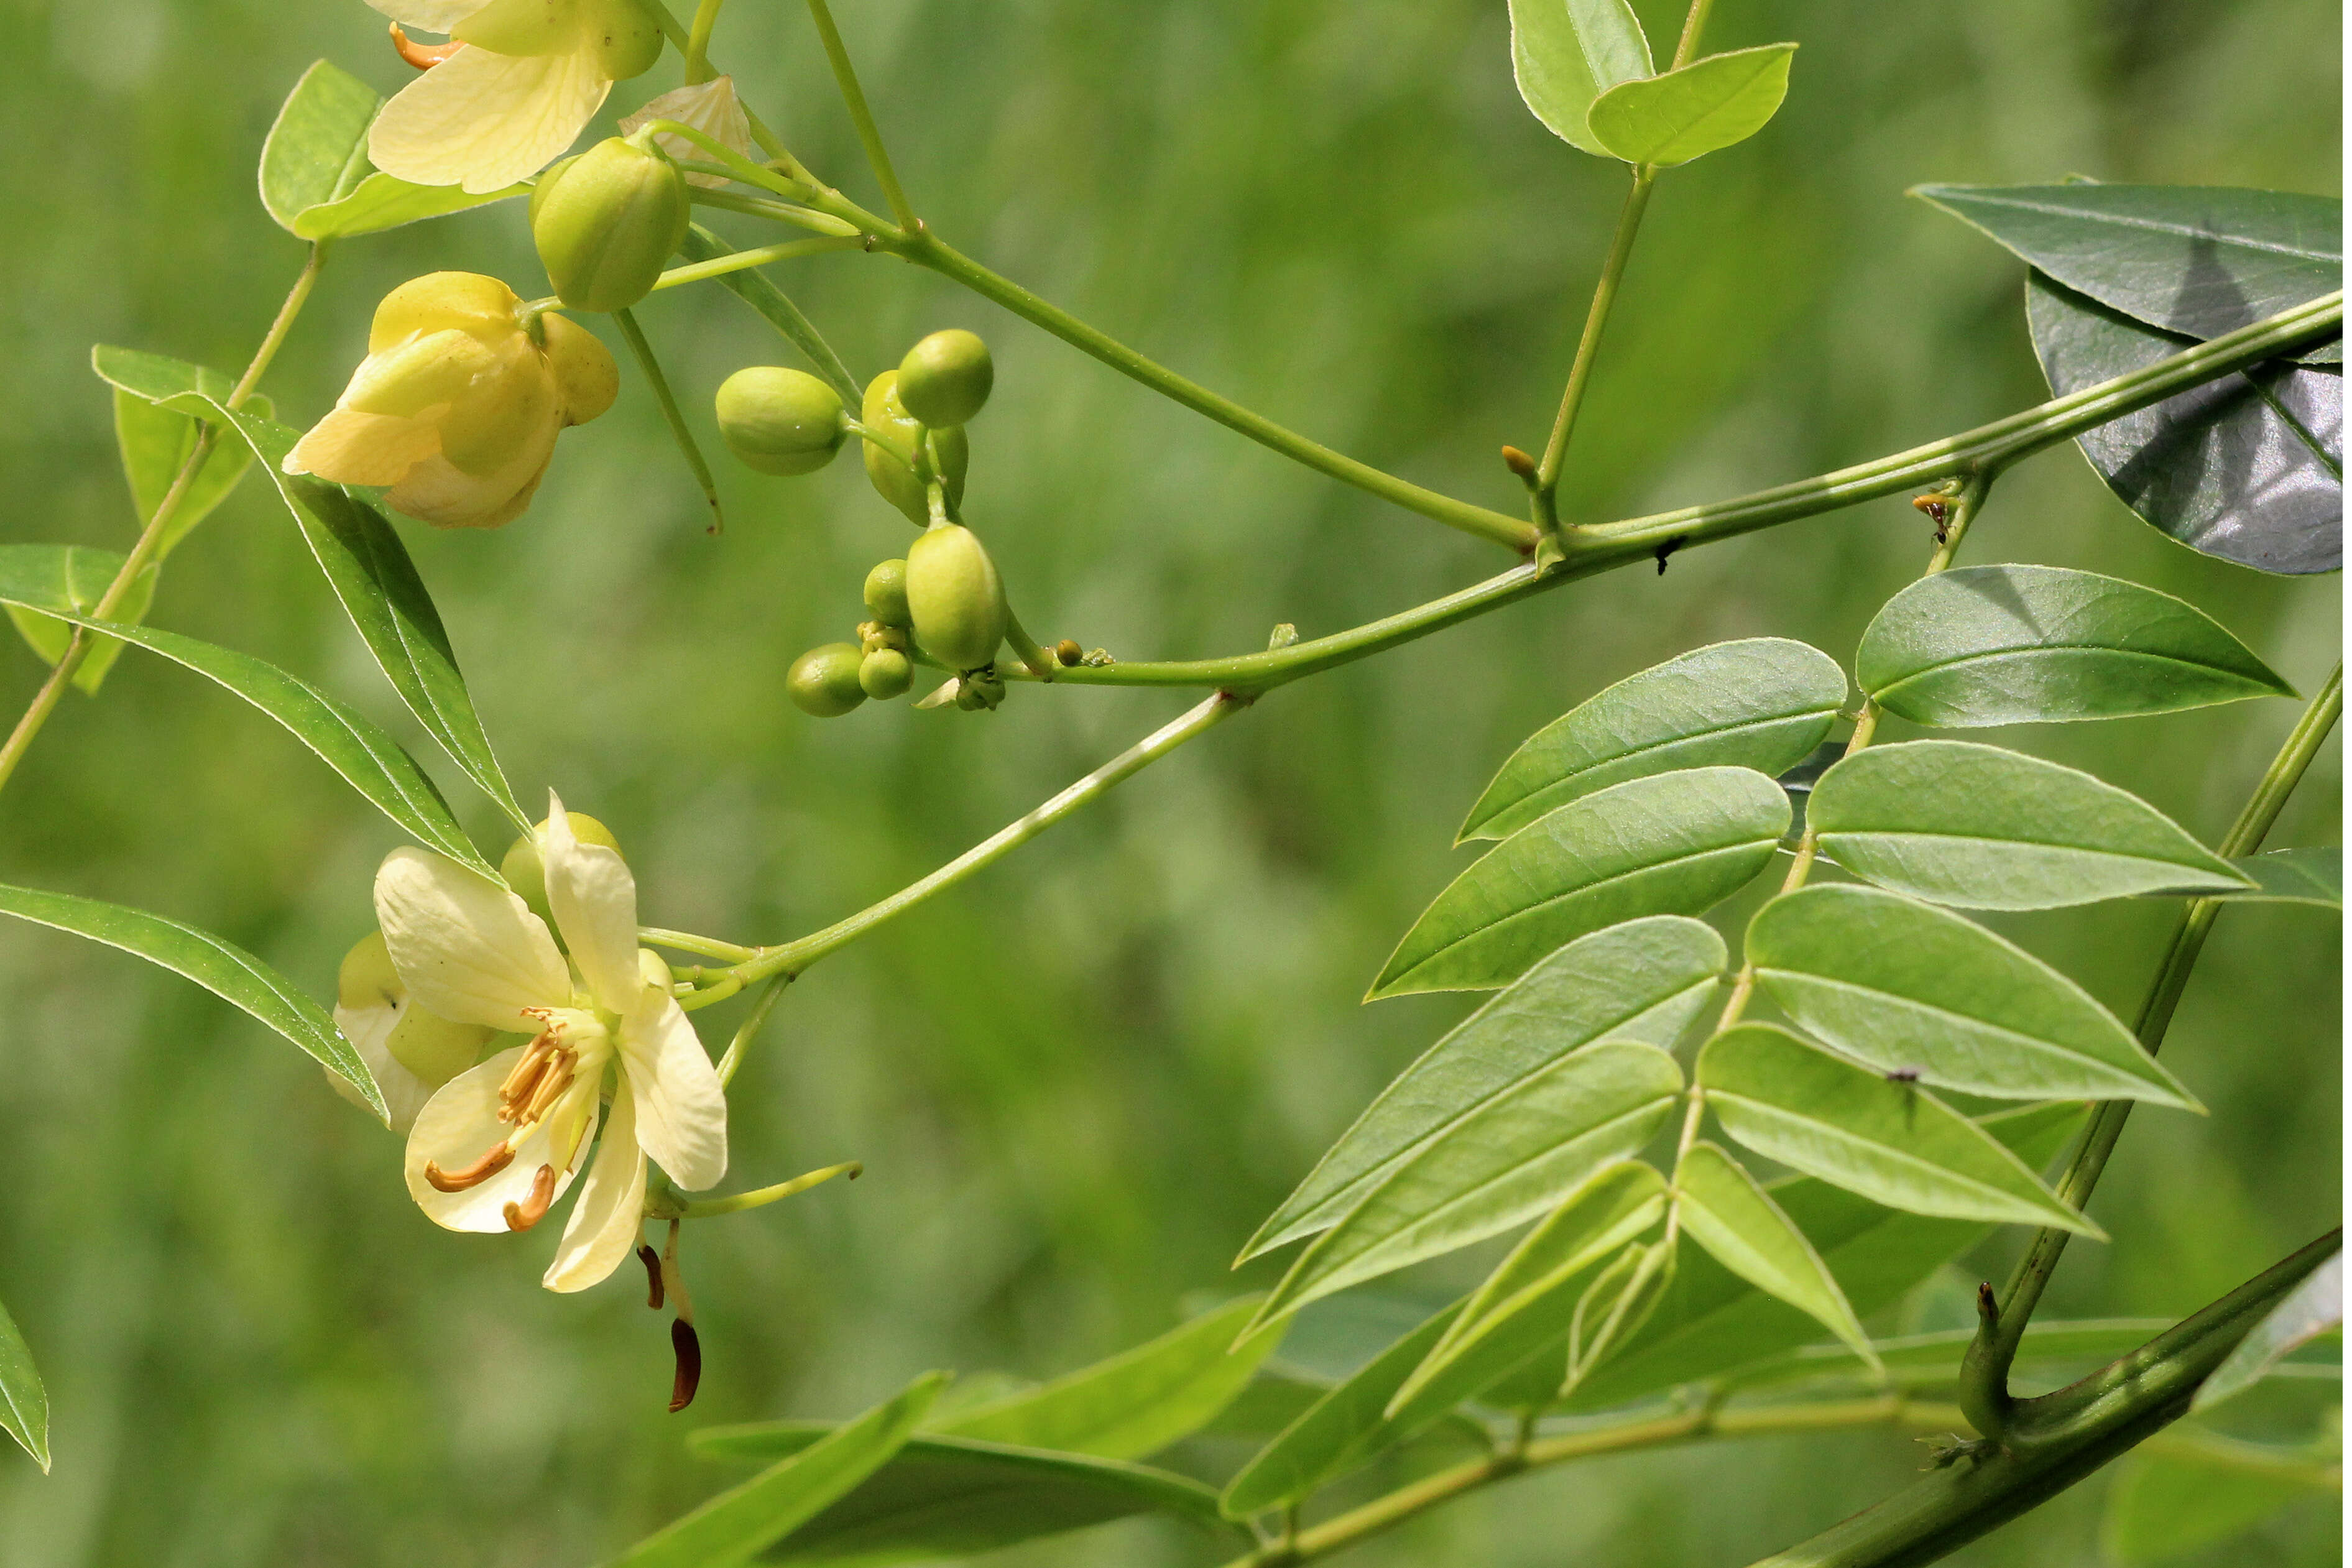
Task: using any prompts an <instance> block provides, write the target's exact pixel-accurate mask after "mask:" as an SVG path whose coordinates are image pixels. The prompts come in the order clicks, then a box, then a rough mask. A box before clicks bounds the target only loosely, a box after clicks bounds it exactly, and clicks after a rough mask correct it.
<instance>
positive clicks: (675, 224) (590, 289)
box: [530, 136, 688, 310]
mask: <svg viewBox="0 0 2352 1568" xmlns="http://www.w3.org/2000/svg"><path fill="white" fill-rule="evenodd" d="M687 221H688V205H687V192H686V176H685V175H683V174H679V173H678V171H677V164H675V163H671V162H670V161H669V159H668V157H667V156H666V155H665V154H664V153H662V152H661V151H660V150H659V149H658V148H656V147H655V146H654V145H653V143H652V141H651V139H650V138H639V137H619V136H615V137H613V138H612V139H611V140H609V141H604V142H598V143H597V144H596V145H595V146H593V147H591V148H589V149H588V151H586V152H585V153H581V154H580V156H578V157H577V158H574V159H572V160H571V161H570V162H569V163H562V164H559V165H558V166H556V167H555V168H552V169H550V170H549V171H548V172H547V173H546V174H544V175H542V176H541V179H540V182H539V187H538V189H536V190H534V191H533V192H532V193H531V198H530V235H531V238H532V239H533V240H534V241H536V242H537V243H538V246H539V259H540V261H541V264H542V265H544V266H545V267H546V268H547V276H548V279H549V281H551V282H552V283H553V284H554V285H555V297H556V298H557V299H559V300H562V301H563V302H564V303H565V304H566V305H569V306H570V307H571V308H572V309H573V310H626V309H628V308H629V307H630V306H631V305H634V304H635V303H636V302H637V301H638V300H642V299H644V298H645V297H646V294H648V293H649V292H651V291H652V289H653V286H654V280H655V279H657V278H659V277H660V276H661V272H662V268H664V267H666V266H667V265H668V264H669V258H670V257H671V256H672V255H673V254H675V253H676V252H677V247H679V245H681V244H683V243H684V242H685V239H686V228H687Z"/></svg>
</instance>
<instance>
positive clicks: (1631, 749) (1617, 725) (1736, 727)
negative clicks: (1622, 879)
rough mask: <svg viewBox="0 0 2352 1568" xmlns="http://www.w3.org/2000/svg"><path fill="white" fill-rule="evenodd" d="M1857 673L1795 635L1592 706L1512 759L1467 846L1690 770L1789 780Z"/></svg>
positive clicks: (1629, 686)
mask: <svg viewBox="0 0 2352 1568" xmlns="http://www.w3.org/2000/svg"><path fill="white" fill-rule="evenodd" d="M1844 703H1845V672H1844V671H1843V670H1842V669H1840V668H1838V664H1837V661H1836V660H1835V659H1833V658H1830V656H1829V655H1827V654H1825V653H1823V652H1822V651H1821V650H1820V649H1819V648H1814V647H1807V646H1806V645H1805V644H1803V643H1801V642H1791V641H1790V640H1789V639H1788V638H1786V637H1750V638H1748V639H1747V640H1746V641H1744V642H1727V643H1717V644H1716V645H1715V646H1714V647H1703V648H1699V649H1696V650H1695V651H1693V652H1690V653H1686V654H1683V655H1682V656H1680V657H1679V658H1670V659H1668V660H1666V662H1665V663H1664V664H1661V665H1656V666H1654V667H1653V668H1648V669H1645V670H1643V671H1642V672H1641V673H1640V674H1639V675H1632V676H1628V677H1626V678H1625V679H1623V680H1621V681H1619V682H1618V683H1617V684H1616V685H1614V686H1612V687H1610V688H1609V689H1606V690H1604V691H1601V692H1600V693H1598V694H1597V695H1595V696H1593V697H1591V698H1589V699H1587V700H1585V701H1583V702H1580V703H1579V704H1578V705H1577V706H1576V707H1574V708H1572V709H1570V710H1569V711H1568V712H1567V713H1566V714H1565V715H1563V716H1562V717H1560V718H1559V719H1556V720H1554V721H1552V722H1551V723H1549V724H1547V725H1545V726H1544V727H1543V728H1542V729H1540V730H1538V731H1536V732H1535V733H1534V734H1533V735H1531V736H1529V737H1528V741H1527V743H1526V744H1524V745H1522V746H1521V747H1520V748H1519V749H1518V750H1517V751H1516V752H1512V753H1511V756H1510V760H1509V761H1507V762H1506V763H1504V764H1503V766H1502V770H1501V771H1500V772H1498V773H1496V775H1495V781H1494V782H1493V783H1492V784H1488V785H1487V786H1486V794H1484V795H1480V796H1479V797H1478V804H1477V805H1474V806H1472V807H1471V808H1470V816H1469V819H1468V820H1467V821H1465V823H1463V825H1462V831H1461V833H1460V834H1459V835H1457V836H1456V841H1457V842H1460V841H1462V840H1466V839H1472V838H1503V837H1508V836H1509V835H1511V834H1513V833H1516V832H1517V831H1518V830H1519V829H1520V828H1522V827H1525V826H1528V824H1529V823H1531V822H1533V821H1535V820H1536V819H1537V818H1538V817H1539V816H1543V815H1544V814H1545V813H1546V812H1549V811H1551V810H1553V809H1555V808H1556V807H1559V806H1562V805H1567V804H1568V803H1569V802H1570V801H1571V800H1576V799H1580V797H1582V796H1585V795H1591V794H1593V793H1594V792H1596V791H1598V790H1602V789H1606V788H1608V787H1609V786H1610V785H1611V784H1622V783H1624V782H1625V781H1626V780H1627V779H1631V778H1641V777H1644V776H1646V775H1649V774H1653V773H1670V772H1673V771H1674V770H1675V769H1678V768H1696V767H1710V766H1717V765H1726V766H1732V767H1743V768H1754V769H1755V770H1757V771H1758V772H1759V773H1782V772H1785V771H1786V770H1787V769H1789V768H1791V767H1794V766H1795V765H1796V764H1797V763H1801V762H1802V761H1803V760H1804V758H1805V756H1806V754H1807V753H1808V752H1811V751H1812V749H1813V748H1814V747H1816V746H1818V745H1820V744H1821V742H1822V737H1823V736H1824V735H1826V734H1828V733H1829V729H1830V724H1831V723H1832V721H1834V720H1835V719H1836V718H1837V714H1838V710H1839V709H1840V708H1842V707H1843V706H1844Z"/></svg>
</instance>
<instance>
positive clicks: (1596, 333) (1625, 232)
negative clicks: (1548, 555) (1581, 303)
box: [1535, 163, 1657, 535]
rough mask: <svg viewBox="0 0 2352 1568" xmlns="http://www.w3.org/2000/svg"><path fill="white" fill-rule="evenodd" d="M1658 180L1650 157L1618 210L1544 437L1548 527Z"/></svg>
mask: <svg viewBox="0 0 2352 1568" xmlns="http://www.w3.org/2000/svg"><path fill="white" fill-rule="evenodd" d="M1656 183H1657V170H1656V169H1654V168H1653V167H1652V166H1651V165H1649V164H1647V163H1644V164H1642V165H1640V166H1638V167H1636V168H1635V169H1634V170H1633V188H1632V189H1630V190H1628V191H1627V192H1626V193H1625V205H1624V206H1623V208H1622V209H1621V210H1620V211H1619V213H1618V215H1617V234H1616V237H1614V238H1612V240H1611V241H1610V242H1609V259H1608V260H1607V261H1605V262H1603V263H1602V264H1601V279H1600V281H1599V282H1597V283H1595V284H1594V285H1593V286H1592V303H1591V306H1590V307H1589V308H1588V309H1587V310H1586V311H1585V313H1584V332H1583V335H1582V336H1580V338H1578V339H1577V342H1576V359H1575V361H1574V362H1573V363H1571V364H1570V366H1569V368H1568V384H1567V386H1566V387H1565V388H1564V389H1562V391H1561V393H1560V395H1559V413H1558V414H1557V415H1555V416H1553V417H1552V422H1551V438H1550V439H1549V440H1548V441H1547V442H1545V443H1544V453H1543V461H1542V462H1541V463H1540V464H1538V466H1537V468H1536V486H1535V510H1536V523H1537V526H1538V527H1539V528H1541V529H1542V530H1543V531H1544V532H1545V533H1547V534H1550V535H1557V534H1558V533H1559V505H1558V502H1557V501H1556V500H1554V492H1555V491H1556V490H1558V489H1559V472H1560V467H1561V464H1562V463H1563V462H1564V461H1565V460H1566V459H1567V456H1568V437H1569V435H1570V432H1571V431H1573V430H1574V429H1575V428H1576V416H1577V412H1578V410H1579V409H1580V408H1582V407H1583V405H1584V389H1585V388H1586V387H1587V386H1588V385H1590V384H1591V380H1592V365H1593V362H1594V360H1595V359H1597V358H1598V357H1599V356H1600V352H1601V330H1602V329H1603V328H1605V327H1606V326H1607V325H1608V324H1609V311H1610V310H1611V308H1612V306H1614V305H1615V304H1616V303H1617V285H1618V283H1619V282H1620V281H1621V280H1622V279H1623V278H1624V276H1625V261H1626V258H1628V257H1630V256H1632V255H1633V237H1634V235H1635V234H1636V233H1637V232H1639V230H1640V229H1641V226H1642V214H1643V212H1644V211H1645V210H1647V209H1648V207H1649V205H1650V187H1651V186H1652V185H1654V184H1656Z"/></svg>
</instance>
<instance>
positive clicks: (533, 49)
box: [368, 0, 662, 195]
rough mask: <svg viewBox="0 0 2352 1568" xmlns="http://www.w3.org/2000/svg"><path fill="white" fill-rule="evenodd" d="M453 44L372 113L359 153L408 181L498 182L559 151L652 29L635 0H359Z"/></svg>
mask: <svg viewBox="0 0 2352 1568" xmlns="http://www.w3.org/2000/svg"><path fill="white" fill-rule="evenodd" d="M368 3H369V4H370V5H373V6H374V7H375V8H376V9H377V10H379V11H382V12H383V13H384V14H385V15H386V16H390V17H392V18H393V19H394V21H395V22H400V23H404V24H406V25H407V26H412V27H420V28H423V29H425V30H426V31H428V32H435V33H447V34H448V35H449V36H450V41H451V42H453V43H457V44H461V45H463V46H464V47H461V48H459V49H458V50H457V52H456V53H454V54H452V55H451V56H450V57H449V58H446V59H445V60H443V61H442V62H441V63H440V64H438V65H436V66H434V67H433V68H431V69H430V70H427V71H426V72H425V74H424V75H423V76H421V77H419V78H417V79H416V80H415V81H413V82H411V83H409V84H408V86H407V87H405V88H404V89H402V90H401V91H400V92H399V93H398V94H397V95H395V96H394V99H393V100H392V101H391V102H390V103H387V104H385V105H384V107H383V113H382V114H380V115H378V116H376V121H375V124H374V126H373V128H372V129H371V130H370V131H369V132H368V157H369V159H370V160H371V161H373V163H374V164H375V166H376V167H377V168H379V169H382V170H383V172H384V173H385V174H391V175H394V176H395V177H396V178H399V179H403V180H407V181H409V182H410V183H412V184H419V185H458V186H461V187H463V188H464V189H465V190H467V191H470V192H472V193H474V194H475V195H487V194H488V193H489V192H491V191H499V190H504V189H505V188H506V187H507V186H509V185H510V184H514V183H515V182H516V181H517V180H520V179H522V178H524V177H526V176H527V175H530V174H532V173H534V172H536V171H537V170H539V169H541V168H543V167H545V166H546V165H547V164H548V163H551V162H552V161H553V160H554V159H555V158H557V157H559V156H560V155H562V152H563V150H564V149H565V148H567V147H569V146H571V145H572V141H573V139H574V138H575V137H577V136H578V135H579V134H580V130H581V127H583V126H584V125H586V124H587V123H588V121H589V119H590V117H591V116H593V114H594V113H595V112H596V110H598V109H600V108H602V107H603V106H604V95H605V94H607V93H609V92H610V91H612V90H613V84H614V82H616V81H625V80H627V79H629V78H630V77H633V76H636V75H638V74H640V73H641V72H644V71H646V70H648V69H650V68H652V66H653V63H654V61H655V60H656V59H658V58H661V49H662V37H661V33H660V31H659V30H658V29H657V28H656V26H654V24H653V22H652V20H651V19H650V18H649V17H648V16H646V14H645V12H644V11H643V10H642V9H641V8H640V7H639V6H638V5H636V4H635V0H368Z"/></svg>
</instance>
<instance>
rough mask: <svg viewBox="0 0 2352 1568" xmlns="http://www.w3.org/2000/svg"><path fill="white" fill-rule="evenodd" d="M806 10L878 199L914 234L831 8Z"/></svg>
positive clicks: (915, 224)
mask: <svg viewBox="0 0 2352 1568" xmlns="http://www.w3.org/2000/svg"><path fill="white" fill-rule="evenodd" d="M808 8H809V16H811V17H813V18H814V20H815V22H816V31H817V37H820V38H822V39H823V40H824V58H826V59H827V60H828V61H830V62H831V63H832V66H833V79H834V81H835V85H837V86H838V87H839V88H840V89H841V101H842V103H843V105H844V106H845V107H846V108H847V109H848V110H849V118H850V120H851V121H853V122H854V123H855V124H856V127H857V140H858V141H859V142H861V143H862V144H864V146H865V148H866V162H867V163H871V164H872V165H873V166H874V177H875V179H876V180H877V181H879V182H880V183H881V185H882V195H884V196H885V197H886V198H887V200H888V201H889V203H890V211H891V212H892V213H893V214H895V215H896V216H897V217H898V226H899V227H900V228H902V229H905V230H907V231H908V233H910V234H911V233H914V232H916V231H918V230H919V229H920V228H921V227H922V226H923V225H922V220H921V219H919V218H918V217H917V216H915V209H914V207H913V206H912V205H910V204H909V203H908V200H907V193H906V191H905V190H904V189H903V188H901V187H900V185H899V184H898V170H896V169H894V168H892V167H891V165H890V153H889V151H888V150H887V148H885V147H884V146H883V145H882V132H881V129H880V128H879V127H878V126H877V125H876V124H875V123H874V110H872V109H870V108H868V107H867V106H866V89H864V88H862V87H860V86H858V85H857V68H856V67H855V66H853V65H851V64H850V63H849V51H848V50H847V49H846V48H845V47H842V42H841V29H840V28H838V27H836V26H834V25H833V8H832V7H831V6H830V5H826V4H825V0H808Z"/></svg>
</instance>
